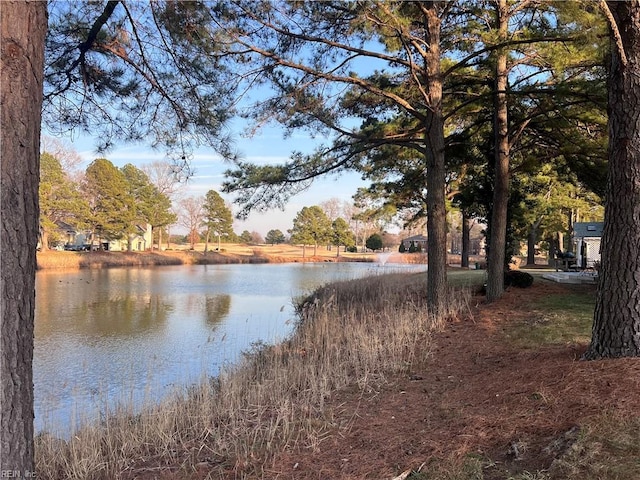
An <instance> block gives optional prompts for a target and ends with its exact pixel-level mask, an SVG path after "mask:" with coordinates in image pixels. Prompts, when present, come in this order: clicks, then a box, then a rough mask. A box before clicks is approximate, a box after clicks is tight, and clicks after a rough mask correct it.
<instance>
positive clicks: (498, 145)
mask: <svg viewBox="0 0 640 480" xmlns="http://www.w3.org/2000/svg"><path fill="white" fill-rule="evenodd" d="M497 20H498V34H499V41H501V42H502V41H504V40H506V38H507V34H508V28H509V24H508V5H507V1H506V0H499V2H498V12H497ZM508 74H509V71H508V69H507V51H506V50H505V49H504V48H503V49H500V50H498V51H497V54H496V63H495V75H496V78H495V92H494V108H495V113H494V115H495V120H494V122H495V124H494V135H495V137H494V142H495V143H494V150H495V152H494V154H495V159H494V161H495V168H494V175H495V178H494V180H493V205H492V209H491V237H490V238H489V256H488V260H487V301H488V302H493V301H495V300H497V299H498V298H500V297H501V296H502V293H503V292H504V268H505V249H506V239H507V208H508V203H509V110H508V105H507V84H508Z"/></svg>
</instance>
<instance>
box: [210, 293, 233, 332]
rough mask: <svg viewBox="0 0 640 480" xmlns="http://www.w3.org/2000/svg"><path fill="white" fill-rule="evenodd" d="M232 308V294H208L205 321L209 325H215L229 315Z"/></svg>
mask: <svg viewBox="0 0 640 480" xmlns="http://www.w3.org/2000/svg"><path fill="white" fill-rule="evenodd" d="M230 310H231V295H228V294H220V295H206V296H205V321H206V322H207V324H208V325H215V324H218V323H220V322H222V320H223V319H224V317H226V316H227V315H229V311H230Z"/></svg>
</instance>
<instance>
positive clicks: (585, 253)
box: [573, 222, 604, 270]
mask: <svg viewBox="0 0 640 480" xmlns="http://www.w3.org/2000/svg"><path fill="white" fill-rule="evenodd" d="M603 228H604V222H576V223H574V224H573V245H574V246H575V252H576V264H577V266H578V268H581V269H583V270H584V269H585V268H593V266H594V263H595V262H600V241H601V239H602V230H603Z"/></svg>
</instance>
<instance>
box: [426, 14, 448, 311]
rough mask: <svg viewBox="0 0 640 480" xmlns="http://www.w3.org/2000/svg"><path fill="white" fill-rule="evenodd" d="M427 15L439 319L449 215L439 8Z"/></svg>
mask: <svg viewBox="0 0 640 480" xmlns="http://www.w3.org/2000/svg"><path fill="white" fill-rule="evenodd" d="M426 12H427V26H428V30H429V39H428V40H429V54H428V57H427V61H426V69H427V72H426V74H427V90H428V94H429V101H430V104H429V107H430V108H429V110H428V113H427V117H428V119H427V122H426V127H427V132H426V147H427V152H428V153H427V232H428V234H429V235H428V240H427V258H428V263H429V269H428V270H427V302H428V305H429V309H430V313H431V314H433V315H434V316H435V317H436V318H439V317H440V316H441V315H442V313H443V312H444V311H445V305H446V302H447V220H446V215H447V212H446V210H445V163H444V119H443V115H442V76H441V72H440V23H441V20H440V17H439V16H438V12H437V10H436V6H435V5H432V6H431V8H429V9H427V10H426Z"/></svg>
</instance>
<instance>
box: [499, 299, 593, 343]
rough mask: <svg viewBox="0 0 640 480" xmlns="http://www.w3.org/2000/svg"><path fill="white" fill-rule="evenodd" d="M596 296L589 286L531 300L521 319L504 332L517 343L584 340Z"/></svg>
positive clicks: (589, 329)
mask: <svg viewBox="0 0 640 480" xmlns="http://www.w3.org/2000/svg"><path fill="white" fill-rule="evenodd" d="M594 308H595V296H594V293H593V289H592V288H591V287H584V288H583V289H582V290H580V289H578V288H575V289H571V290H567V292H566V293H558V294H552V295H547V296H545V297H540V298H537V299H532V300H531V301H530V302H527V303H526V304H524V305H523V306H522V315H521V317H520V320H519V321H518V322H516V323H515V324H514V325H513V326H512V327H511V328H509V329H508V330H507V331H506V335H507V337H508V338H509V339H510V340H511V341H512V342H513V343H514V344H516V345H517V346H519V347H523V348H527V347H533V348H535V347H537V346H540V345H558V344H575V343H579V344H580V343H587V342H589V340H590V338H591V326H592V322H593V310H594Z"/></svg>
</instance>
